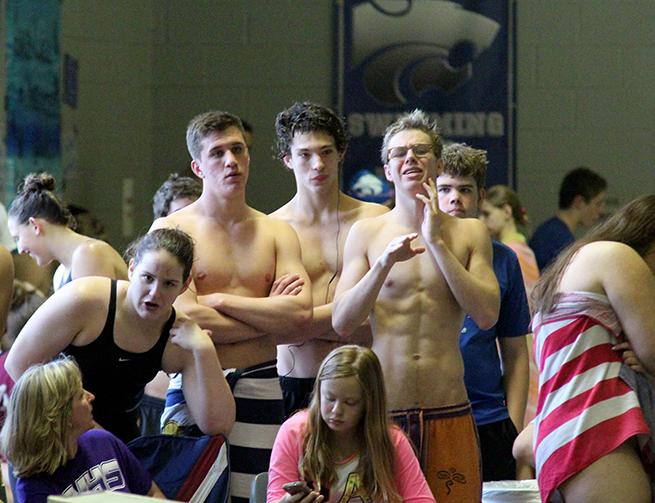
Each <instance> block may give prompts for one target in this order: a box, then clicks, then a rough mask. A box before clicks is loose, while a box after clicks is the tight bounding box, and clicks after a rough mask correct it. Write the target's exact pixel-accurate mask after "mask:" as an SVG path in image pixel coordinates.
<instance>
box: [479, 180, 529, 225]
mask: <svg viewBox="0 0 655 503" xmlns="http://www.w3.org/2000/svg"><path fill="white" fill-rule="evenodd" d="M484 199H485V201H487V202H488V203H489V204H491V205H492V206H495V207H496V208H502V207H503V206H505V205H508V206H509V207H510V208H512V218H513V219H514V223H515V224H516V225H519V226H520V225H522V226H525V225H527V224H528V214H527V213H526V211H525V208H524V207H523V205H522V204H521V201H520V199H519V196H518V195H517V194H516V192H514V191H513V190H512V189H510V188H509V187H508V186H507V185H494V186H493V187H490V188H489V189H488V190H487V194H486V195H485V197H484Z"/></svg>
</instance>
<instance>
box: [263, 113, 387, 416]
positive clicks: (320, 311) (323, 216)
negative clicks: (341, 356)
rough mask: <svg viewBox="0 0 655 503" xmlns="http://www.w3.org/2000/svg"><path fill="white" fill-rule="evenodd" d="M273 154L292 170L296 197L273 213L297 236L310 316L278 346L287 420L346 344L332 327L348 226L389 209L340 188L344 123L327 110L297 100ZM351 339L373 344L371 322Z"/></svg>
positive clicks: (282, 120) (281, 119)
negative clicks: (297, 339)
mask: <svg viewBox="0 0 655 503" xmlns="http://www.w3.org/2000/svg"><path fill="white" fill-rule="evenodd" d="M275 131H276V133H277V155H278V157H279V158H280V159H281V160H282V161H283V162H284V165H285V166H286V167H287V168H288V169H290V170H291V171H292V172H293V176H294V177H295V179H296V190H297V192H296V195H295V196H294V197H293V199H291V201H289V202H288V203H287V204H285V205H284V206H282V207H281V208H280V209H278V210H277V211H275V212H274V213H272V214H271V216H272V217H274V218H279V219H281V220H284V221H286V222H288V223H289V224H290V225H291V226H292V227H293V228H294V229H295V230H296V233H297V234H298V237H299V238H300V248H301V249H302V260H303V264H304V265H305V269H306V270H307V273H308V274H309V278H310V280H311V282H312V297H313V303H314V317H313V321H312V324H311V325H310V327H309V329H308V330H307V331H306V334H305V340H304V341H303V342H301V343H298V344H281V345H279V346H278V351H277V368H278V373H279V374H280V384H281V386H282V394H283V396H284V407H285V412H286V414H287V416H289V415H291V414H292V413H293V412H294V411H296V410H298V409H302V408H305V407H307V406H308V405H309V399H310V397H311V392H312V390H313V388H314V380H315V378H316V373H317V372H318V368H319V366H320V364H321V362H322V361H323V358H324V357H325V356H326V355H327V354H328V353H329V352H330V351H331V350H333V349H334V348H335V347H336V346H337V345H338V344H339V343H343V342H344V339H343V338H341V337H339V336H338V335H337V334H336V333H335V332H334V330H333V329H332V296H333V295H334V290H335V288H336V285H337V281H338V280H339V275H340V274H341V269H342V267H343V246H344V243H345V241H346V236H347V235H348V231H349V230H350V227H351V226H352V224H353V223H355V222H356V221H357V220H360V219H362V218H366V217H373V216H378V215H381V214H383V213H386V212H387V211H389V210H388V209H387V208H386V207H384V206H382V205H380V204H373V203H364V202H361V201H358V200H357V199H353V198H352V197H349V196H347V195H346V194H344V193H343V192H341V190H339V170H340V168H341V162H342V161H343V156H344V154H345V152H346V147H347V144H348V140H347V137H346V132H345V127H344V124H343V121H342V120H341V118H340V117H339V116H338V115H336V114H335V113H334V112H333V111H332V110H330V109H329V108H326V107H323V106H320V105H316V104H313V103H308V102H305V103H295V104H293V105H292V106H291V107H289V108H288V109H286V110H284V111H282V112H280V113H279V114H278V116H277V118H276V120H275ZM354 335H355V339H354V341H353V340H352V339H351V341H350V342H357V343H361V344H364V345H370V337H371V331H370V328H369V326H368V325H363V326H362V327H360V328H359V329H358V330H356V334H354Z"/></svg>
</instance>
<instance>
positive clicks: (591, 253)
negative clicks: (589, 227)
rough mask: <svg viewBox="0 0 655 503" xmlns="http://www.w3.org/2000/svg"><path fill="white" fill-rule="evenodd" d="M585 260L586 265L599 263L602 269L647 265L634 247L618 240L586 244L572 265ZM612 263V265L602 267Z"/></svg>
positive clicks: (574, 258)
mask: <svg viewBox="0 0 655 503" xmlns="http://www.w3.org/2000/svg"><path fill="white" fill-rule="evenodd" d="M577 262H584V263H585V265H588V264H597V265H598V266H599V269H600V270H604V269H612V270H615V271H616V270H617V269H622V268H626V267H634V266H635V265H637V266H639V267H641V266H644V267H647V266H646V262H645V261H644V259H643V258H642V257H641V256H640V255H639V254H638V253H637V252H636V251H635V250H634V248H632V247H630V246H628V245H626V244H623V243H619V242H617V241H595V242H593V243H589V244H586V245H584V246H583V247H582V248H580V250H579V251H578V253H577V254H576V255H575V257H573V260H571V265H574V264H576V263H577ZM609 263H611V264H612V267H611V268H608V267H602V266H603V265H607V264H609Z"/></svg>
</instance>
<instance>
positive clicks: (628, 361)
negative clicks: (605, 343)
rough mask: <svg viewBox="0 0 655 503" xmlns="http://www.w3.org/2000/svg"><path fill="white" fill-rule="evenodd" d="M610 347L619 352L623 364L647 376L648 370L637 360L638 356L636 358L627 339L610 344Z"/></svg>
mask: <svg viewBox="0 0 655 503" xmlns="http://www.w3.org/2000/svg"><path fill="white" fill-rule="evenodd" d="M612 349H613V350H614V351H618V352H619V353H621V358H622V359H623V363H624V364H625V365H627V366H628V367H630V368H631V369H632V370H634V371H635V372H639V373H640V374H643V375H645V376H648V372H647V371H646V369H645V368H644V366H643V365H642V364H641V362H640V361H639V358H637V355H636V353H635V352H634V350H633V349H632V345H631V344H630V343H629V342H628V341H625V342H621V343H619V344H615V345H614V346H612Z"/></svg>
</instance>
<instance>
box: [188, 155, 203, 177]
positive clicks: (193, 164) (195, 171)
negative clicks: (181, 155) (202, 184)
mask: <svg viewBox="0 0 655 503" xmlns="http://www.w3.org/2000/svg"><path fill="white" fill-rule="evenodd" d="M191 171H193V174H194V175H196V176H197V177H198V178H204V177H205V176H204V175H203V174H202V170H201V169H200V164H199V163H198V161H196V160H195V159H193V160H192V161H191Z"/></svg>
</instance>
